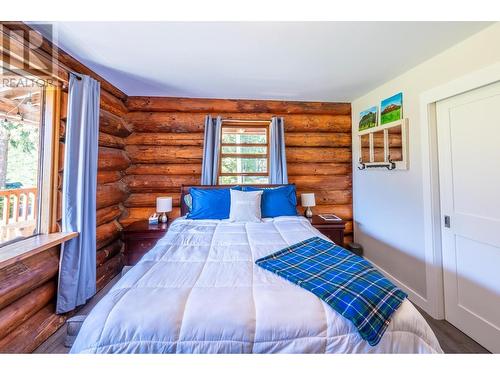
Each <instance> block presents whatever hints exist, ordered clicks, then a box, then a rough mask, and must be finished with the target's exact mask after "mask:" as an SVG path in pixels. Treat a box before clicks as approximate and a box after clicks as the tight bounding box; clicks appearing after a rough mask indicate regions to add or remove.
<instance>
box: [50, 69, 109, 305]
mask: <svg viewBox="0 0 500 375" xmlns="http://www.w3.org/2000/svg"><path fill="white" fill-rule="evenodd" d="M68 92H69V95H68V118H67V124H66V142H65V153H64V179H63V187H62V194H63V199H62V210H63V211H62V212H63V215H62V230H63V232H78V233H79V236H78V237H76V238H74V239H71V240H70V241H68V242H66V243H65V244H64V245H63V246H62V248H61V262H60V267H59V283H58V292H57V308H56V312H57V313H64V312H67V311H71V310H73V309H74V308H75V307H77V306H79V305H83V304H84V303H86V302H87V300H88V299H89V298H90V297H92V296H93V295H94V294H95V292H96V242H95V239H96V187H97V152H98V137H99V96H100V84H99V82H97V81H96V80H94V79H92V78H90V77H88V76H85V75H78V74H74V73H72V74H70V79H69V88H68Z"/></svg>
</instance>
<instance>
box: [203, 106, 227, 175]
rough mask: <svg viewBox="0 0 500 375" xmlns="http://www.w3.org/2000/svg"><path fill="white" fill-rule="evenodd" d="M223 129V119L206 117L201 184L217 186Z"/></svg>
mask: <svg viewBox="0 0 500 375" xmlns="http://www.w3.org/2000/svg"><path fill="white" fill-rule="evenodd" d="M221 129H222V118H221V117H220V116H218V117H217V118H216V119H213V118H212V116H210V115H208V116H207V117H205V137H204V140H203V164H202V167H201V184H202V185H217V170H218V168H219V146H220V136H221Z"/></svg>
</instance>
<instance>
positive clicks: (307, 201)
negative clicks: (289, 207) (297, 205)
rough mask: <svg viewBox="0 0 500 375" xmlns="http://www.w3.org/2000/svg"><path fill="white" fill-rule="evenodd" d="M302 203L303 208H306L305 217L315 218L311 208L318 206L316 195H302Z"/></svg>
mask: <svg viewBox="0 0 500 375" xmlns="http://www.w3.org/2000/svg"><path fill="white" fill-rule="evenodd" d="M300 201H301V204H302V207H306V210H305V212H304V216H305V217H308V218H311V217H312V216H313V213H312V210H311V207H314V206H316V198H315V196H314V193H303V194H300Z"/></svg>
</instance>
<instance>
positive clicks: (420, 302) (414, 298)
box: [366, 258, 431, 314]
mask: <svg viewBox="0 0 500 375" xmlns="http://www.w3.org/2000/svg"><path fill="white" fill-rule="evenodd" d="M366 260H368V261H369V262H370V263H371V264H373V265H374V266H375V268H377V269H378V270H379V271H380V272H381V273H382V274H383V275H384V276H385V277H387V278H388V279H389V280H391V281H392V282H393V283H394V284H395V285H396V286H397V287H399V288H401V289H402V290H404V291H405V292H406V293H407V294H408V299H409V300H410V301H411V302H413V303H415V304H416V305H417V306H418V307H420V308H421V309H422V310H424V311H425V312H426V313H427V314H430V311H431V308H430V306H429V301H428V300H427V299H426V298H424V297H423V296H421V295H420V294H419V293H418V292H416V291H415V290H413V289H412V288H410V287H409V286H408V285H406V284H405V283H403V282H402V281H400V280H398V279H397V278H396V277H394V276H392V275H391V274H390V273H389V272H387V271H386V270H384V269H383V268H382V267H380V266H379V265H378V264H377V263H375V262H374V261H372V260H371V259H368V258H366Z"/></svg>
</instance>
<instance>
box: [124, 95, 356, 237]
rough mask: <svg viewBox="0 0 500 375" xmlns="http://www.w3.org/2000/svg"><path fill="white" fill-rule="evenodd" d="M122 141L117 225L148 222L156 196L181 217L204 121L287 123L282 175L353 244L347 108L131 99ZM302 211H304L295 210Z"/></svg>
mask: <svg viewBox="0 0 500 375" xmlns="http://www.w3.org/2000/svg"><path fill="white" fill-rule="evenodd" d="M126 105H127V107H128V109H129V113H128V114H127V116H126V119H127V121H128V122H129V123H130V124H131V125H132V127H133V132H132V134H131V135H130V136H128V137H127V138H126V139H125V151H126V153H127V155H128V157H129V158H130V163H131V164H130V167H129V168H128V169H127V170H126V172H125V173H126V176H125V178H124V179H123V182H124V183H125V184H126V185H127V187H128V190H129V191H130V195H129V197H128V199H127V200H126V201H125V203H124V205H125V207H126V212H125V213H124V214H123V215H122V217H121V218H120V223H121V224H122V225H127V224H129V223H131V222H134V221H137V220H142V219H145V218H147V217H148V216H149V215H150V214H151V213H153V212H154V211H155V200H156V197H157V196H160V195H168V196H172V197H173V205H174V210H173V212H172V213H171V214H170V217H171V218H172V217H177V216H179V215H180V212H179V190H180V186H181V185H183V184H184V185H187V184H193V185H196V184H199V182H200V176H201V163H202V153H203V130H204V117H205V115H206V114H208V113H210V114H212V115H214V116H216V115H221V116H223V117H224V118H229V119H254V120H268V119H271V117H272V116H273V115H277V116H283V117H284V118H285V134H286V139H285V143H286V147H287V161H288V174H289V180H290V182H291V183H295V184H296V185H297V191H298V194H300V193H303V192H315V193H316V200H317V206H316V207H315V208H314V212H315V213H327V212H333V213H335V214H337V215H339V216H340V217H342V218H343V219H345V220H347V228H346V232H347V236H346V240H347V241H351V240H352V176H351V174H352V172H351V157H352V156H351V115H350V113H351V107H350V104H345V103H303V102H281V101H256V100H217V99H186V98H150V97H129V98H128V99H127V101H126ZM299 209H300V210H302V207H299Z"/></svg>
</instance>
